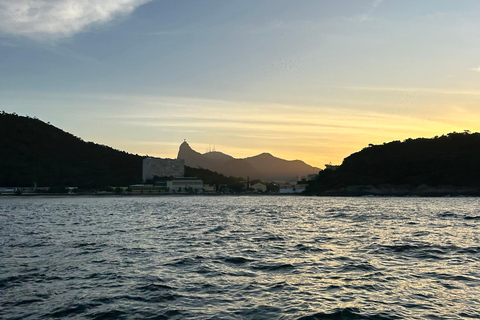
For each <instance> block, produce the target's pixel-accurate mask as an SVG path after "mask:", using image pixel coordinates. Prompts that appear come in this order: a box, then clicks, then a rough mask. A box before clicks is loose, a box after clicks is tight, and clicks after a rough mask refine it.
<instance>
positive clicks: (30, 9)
mask: <svg viewBox="0 0 480 320" xmlns="http://www.w3.org/2000/svg"><path fill="white" fill-rule="evenodd" d="M149 1H151V0H102V1H98V0H15V1H11V0H0V31H1V32H3V33H6V34H10V35H15V36H23V37H27V38H31V39H44V38H49V39H52V38H53V39H56V38H64V37H70V36H72V35H74V34H76V33H79V32H81V31H83V30H84V29H85V28H87V27H89V26H92V25H96V24H102V23H106V22H108V21H110V20H112V19H114V18H115V17H117V16H121V15H126V14H129V13H131V12H132V11H133V10H135V8H137V7H138V6H140V5H142V4H145V3H147V2H149Z"/></svg>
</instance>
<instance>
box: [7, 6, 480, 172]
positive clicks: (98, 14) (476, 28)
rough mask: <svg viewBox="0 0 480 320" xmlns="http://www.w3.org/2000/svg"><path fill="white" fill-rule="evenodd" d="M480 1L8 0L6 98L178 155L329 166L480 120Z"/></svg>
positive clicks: (18, 106)
mask: <svg viewBox="0 0 480 320" xmlns="http://www.w3.org/2000/svg"><path fill="white" fill-rule="evenodd" d="M479 38H480V2H478V1H473V0H472V1H466V0H457V1H453V0H452V1H442V0H430V1H428V0H424V1H410V0H404V1H393V0H383V1H380V0H350V1H347V0H344V1H333V0H331V1H322V0H316V1H313V0H312V1H306V0H299V1H285V0H275V1H271V0H257V1H249V0H241V1H240V0H231V1H229V0H217V1H209V0H205V1H199V0H195V1H193V0H192V1H162V0H154V1H148V0H141V1H135V0H105V1H102V2H100V4H99V3H98V1H93V0H17V1H8V0H0V103H1V107H0V110H5V111H7V112H16V113H18V114H22V115H29V116H36V117H38V118H40V119H42V120H44V121H48V122H51V123H52V124H53V125H55V126H58V127H60V128H62V129H64V130H66V131H69V132H71V133H73V134H75V135H77V136H80V137H82V138H83V139H85V140H88V141H94V142H98V143H102V144H107V145H110V146H112V147H115V148H117V149H121V150H125V151H128V152H132V153H138V154H148V155H153V156H159V157H176V153H177V151H178V146H179V145H180V143H181V142H182V141H183V139H187V141H188V142H189V143H190V144H191V146H192V147H193V148H195V149H197V150H198V151H201V152H204V151H205V150H206V149H207V148H208V146H209V145H215V147H216V150H219V151H223V152H225V153H229V154H231V155H233V156H236V157H246V156H251V155H254V154H257V153H260V152H271V153H272V154H274V155H276V156H279V157H283V158H287V159H301V160H304V161H306V162H308V163H310V164H312V165H317V166H320V167H322V166H323V164H324V163H328V162H333V163H340V162H341V161H342V159H343V158H344V157H346V156H348V155H349V154H350V153H352V152H355V151H358V150H360V149H361V148H363V147H365V146H367V145H368V144H369V143H383V142H385V141H391V140H403V139H406V138H409V137H412V138H415V137H432V136H435V135H441V134H445V133H448V132H452V131H463V130H465V129H469V130H471V131H480V128H479V126H480V125H479V124H478V121H477V120H478V119H479V116H480V108H479V102H480V90H479V89H478V88H480V55H479V53H480V43H479V42H478V39H479Z"/></svg>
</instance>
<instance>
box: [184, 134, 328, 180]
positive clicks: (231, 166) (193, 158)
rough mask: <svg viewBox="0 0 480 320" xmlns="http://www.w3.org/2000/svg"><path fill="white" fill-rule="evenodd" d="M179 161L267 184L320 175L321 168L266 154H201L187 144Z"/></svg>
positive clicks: (185, 143) (194, 166)
mask: <svg viewBox="0 0 480 320" xmlns="http://www.w3.org/2000/svg"><path fill="white" fill-rule="evenodd" d="M177 158H179V159H183V160H185V165H187V166H190V167H193V168H204V169H208V170H212V171H215V172H219V173H221V174H224V175H228V176H235V177H242V178H247V177H249V178H250V179H252V180H253V179H260V180H263V181H281V180H287V181H288V180H295V179H297V177H298V176H299V175H300V176H305V175H307V174H312V173H315V174H316V173H318V172H319V171H320V169H319V168H315V167H312V166H310V165H308V164H306V163H305V162H303V161H300V160H294V161H288V160H284V159H280V158H277V157H274V156H272V155H271V154H268V153H262V154H260V155H257V156H253V157H249V158H245V159H236V158H233V157H232V156H229V155H226V154H224V153H221V152H208V153H205V154H201V153H199V152H197V151H195V150H193V149H192V148H191V147H190V145H189V144H188V143H187V142H183V143H182V144H181V145H180V148H179V150H178V157H177Z"/></svg>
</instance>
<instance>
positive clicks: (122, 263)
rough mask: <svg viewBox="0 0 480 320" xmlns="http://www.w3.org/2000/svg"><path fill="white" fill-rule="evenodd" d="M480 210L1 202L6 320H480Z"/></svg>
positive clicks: (207, 200)
mask: <svg viewBox="0 0 480 320" xmlns="http://www.w3.org/2000/svg"><path fill="white" fill-rule="evenodd" d="M479 226H480V199H479V198H451V199H448V198H441V199H440V198H436V199H426V198H307V197H248V196H245V197H145V198H142V197H132V198H122V197H105V198H95V197H72V198H69V197H59V198H25V197H20V198H5V197H4V198H0V245H1V246H0V318H1V319H38V318H69V319H468V318H472V319H473V318H475V319H478V318H480V230H479Z"/></svg>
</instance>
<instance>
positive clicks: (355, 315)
mask: <svg viewBox="0 0 480 320" xmlns="http://www.w3.org/2000/svg"><path fill="white" fill-rule="evenodd" d="M350 319H351V320H357V319H358V320H360V319H368V320H393V319H398V317H396V316H388V315H387V316H383V315H379V314H376V315H364V314H362V313H361V312H360V311H359V310H358V309H354V308H345V309H341V310H337V311H334V312H332V313H323V312H319V313H315V314H312V315H307V316H303V317H300V318H298V319H297V320H350Z"/></svg>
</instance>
